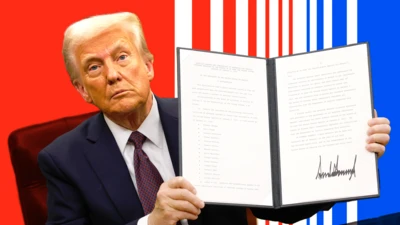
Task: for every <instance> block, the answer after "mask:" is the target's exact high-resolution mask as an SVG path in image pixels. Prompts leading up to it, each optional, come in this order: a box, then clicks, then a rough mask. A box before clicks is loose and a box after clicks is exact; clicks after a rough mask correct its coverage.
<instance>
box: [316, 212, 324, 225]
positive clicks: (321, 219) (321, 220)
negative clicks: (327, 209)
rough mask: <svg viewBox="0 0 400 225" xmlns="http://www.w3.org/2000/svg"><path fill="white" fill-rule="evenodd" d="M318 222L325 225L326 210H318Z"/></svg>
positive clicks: (319, 224)
mask: <svg viewBox="0 0 400 225" xmlns="http://www.w3.org/2000/svg"><path fill="white" fill-rule="evenodd" d="M317 224H318V225H324V212H322V211H321V212H318V214H317Z"/></svg>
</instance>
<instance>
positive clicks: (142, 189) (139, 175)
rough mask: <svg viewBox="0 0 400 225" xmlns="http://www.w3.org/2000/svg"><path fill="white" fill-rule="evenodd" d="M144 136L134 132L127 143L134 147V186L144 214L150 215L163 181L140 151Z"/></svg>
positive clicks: (144, 154) (141, 150)
mask: <svg viewBox="0 0 400 225" xmlns="http://www.w3.org/2000/svg"><path fill="white" fill-rule="evenodd" d="M145 140H146V136H144V135H143V134H141V133H140V132H138V131H135V132H133V133H132V134H131V136H130V137H129V141H130V142H131V143H133V144H134V145H135V151H134V156H133V164H134V168H135V176H136V185H137V190H138V195H139V199H140V202H141V203H142V207H143V210H144V214H145V215H147V214H149V213H151V212H152V211H153V209H154V205H155V203H156V198H157V192H158V189H159V188H160V186H161V184H162V183H163V179H162V177H161V175H160V173H159V172H158V170H157V168H156V167H155V166H154V165H153V163H151V161H150V159H149V157H148V156H147V155H146V153H145V152H144V151H143V149H142V145H143V143H144V141H145Z"/></svg>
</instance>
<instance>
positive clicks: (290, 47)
mask: <svg viewBox="0 0 400 225" xmlns="http://www.w3.org/2000/svg"><path fill="white" fill-rule="evenodd" d="M291 54H293V0H289V55H291Z"/></svg>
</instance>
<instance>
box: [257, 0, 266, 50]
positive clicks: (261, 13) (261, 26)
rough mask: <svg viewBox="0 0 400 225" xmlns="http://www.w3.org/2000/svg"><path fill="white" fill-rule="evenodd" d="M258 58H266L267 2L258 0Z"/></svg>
mask: <svg viewBox="0 0 400 225" xmlns="http://www.w3.org/2000/svg"><path fill="white" fill-rule="evenodd" d="M256 13H257V31H256V32H257V56H258V57H265V25H266V24H265V19H266V18H265V0H257V12H256Z"/></svg>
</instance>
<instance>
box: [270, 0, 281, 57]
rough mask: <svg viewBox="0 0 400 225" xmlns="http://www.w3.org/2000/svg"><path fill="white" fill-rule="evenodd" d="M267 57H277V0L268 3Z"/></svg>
mask: <svg viewBox="0 0 400 225" xmlns="http://www.w3.org/2000/svg"><path fill="white" fill-rule="evenodd" d="M269 24H270V26H269V57H270V58H273V57H277V56H278V55H279V4H278V0H270V1H269Z"/></svg>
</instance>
